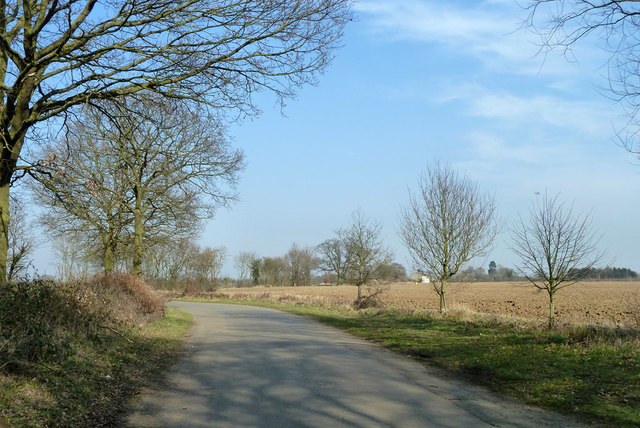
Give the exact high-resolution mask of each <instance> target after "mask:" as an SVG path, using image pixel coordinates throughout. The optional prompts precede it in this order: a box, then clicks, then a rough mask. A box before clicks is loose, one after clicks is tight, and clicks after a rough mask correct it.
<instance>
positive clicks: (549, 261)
mask: <svg viewBox="0 0 640 428" xmlns="http://www.w3.org/2000/svg"><path fill="white" fill-rule="evenodd" d="M529 213H530V219H529V222H528V223H526V222H525V221H524V220H523V219H522V217H520V221H519V222H518V223H517V224H516V225H515V226H513V227H512V228H511V233H512V235H513V246H512V249H513V251H514V252H515V253H516V254H517V255H518V256H519V257H520V260H521V264H520V266H518V271H519V272H520V273H521V275H523V276H524V277H525V278H527V280H528V281H530V282H531V284H533V286H535V287H536V288H538V289H539V290H545V291H546V292H547V294H548V295H549V328H553V326H554V319H555V307H554V304H555V300H554V299H555V295H556V292H557V291H558V290H561V289H563V288H565V287H568V286H570V285H573V284H575V283H576V282H578V281H580V280H581V279H583V278H584V276H585V275H586V274H587V273H588V272H589V269H590V268H592V267H594V266H595V265H597V264H598V263H599V262H600V261H601V260H602V258H603V255H604V254H603V253H602V252H599V251H598V249H597V244H598V238H597V236H596V235H595V232H594V231H593V230H592V227H591V218H590V216H589V215H588V214H583V215H574V214H573V209H572V207H569V208H565V206H564V205H563V204H562V203H561V202H560V201H559V200H558V195H556V196H553V197H550V196H548V195H547V193H546V192H545V194H544V196H539V197H538V198H536V200H535V201H534V202H533V204H532V206H531V208H530V210H529ZM585 268H586V269H585Z"/></svg>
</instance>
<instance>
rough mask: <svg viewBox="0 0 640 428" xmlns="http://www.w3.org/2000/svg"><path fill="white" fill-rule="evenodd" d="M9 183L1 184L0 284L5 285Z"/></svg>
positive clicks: (7, 249)
mask: <svg viewBox="0 0 640 428" xmlns="http://www.w3.org/2000/svg"><path fill="white" fill-rule="evenodd" d="M3 169H4V168H3ZM3 172H4V171H3ZM5 174H6V173H5ZM5 174H2V175H5ZM9 182H10V180H9V179H6V180H2V182H0V284H4V283H5V282H6V281H7V253H8V252H9V220H10V219H9Z"/></svg>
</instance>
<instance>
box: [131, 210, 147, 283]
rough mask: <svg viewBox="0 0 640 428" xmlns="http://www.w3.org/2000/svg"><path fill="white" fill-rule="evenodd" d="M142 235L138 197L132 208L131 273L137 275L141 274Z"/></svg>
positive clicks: (142, 226)
mask: <svg viewBox="0 0 640 428" xmlns="http://www.w3.org/2000/svg"><path fill="white" fill-rule="evenodd" d="M143 237H144V224H143V222H142V201H141V200H140V198H139V197H138V198H137V199H136V206H135V209H134V210H133V266H132V268H131V273H132V274H133V275H135V276H137V277H141V276H142V241H143Z"/></svg>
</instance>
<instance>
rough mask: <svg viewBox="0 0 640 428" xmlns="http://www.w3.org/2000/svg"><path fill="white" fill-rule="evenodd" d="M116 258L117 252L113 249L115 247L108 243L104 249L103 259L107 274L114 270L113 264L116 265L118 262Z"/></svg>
mask: <svg viewBox="0 0 640 428" xmlns="http://www.w3.org/2000/svg"><path fill="white" fill-rule="evenodd" d="M115 259H116V254H115V251H114V250H113V247H112V246H111V245H108V244H107V246H106V247H105V249H104V256H103V260H102V264H103V267H104V273H105V275H108V274H110V273H111V272H113V266H114V265H115V262H116V260H115Z"/></svg>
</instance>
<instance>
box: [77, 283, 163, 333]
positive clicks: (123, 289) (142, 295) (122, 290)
mask: <svg viewBox="0 0 640 428" xmlns="http://www.w3.org/2000/svg"><path fill="white" fill-rule="evenodd" d="M79 285H80V286H84V287H85V288H86V289H88V290H89V291H90V292H92V293H93V294H94V295H95V296H96V303H97V305H99V306H100V307H99V308H95V311H96V312H103V313H106V314H107V315H108V316H109V317H110V320H111V321H112V322H115V323H122V324H124V325H126V326H134V325H139V324H144V323H147V322H149V321H152V320H154V319H156V318H159V317H161V316H162V315H164V308H165V305H164V302H163V301H162V300H161V299H160V298H158V297H157V296H156V295H155V294H154V292H153V291H152V290H151V288H150V287H149V286H148V285H147V284H146V283H145V282H144V281H142V280H141V279H139V278H137V277H135V276H133V275H129V274H126V273H112V274H109V275H99V276H96V277H94V278H93V279H91V280H89V281H87V282H86V284H83V283H80V284H79Z"/></svg>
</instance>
